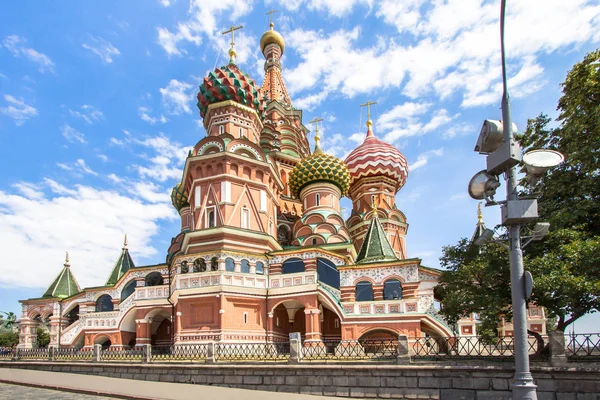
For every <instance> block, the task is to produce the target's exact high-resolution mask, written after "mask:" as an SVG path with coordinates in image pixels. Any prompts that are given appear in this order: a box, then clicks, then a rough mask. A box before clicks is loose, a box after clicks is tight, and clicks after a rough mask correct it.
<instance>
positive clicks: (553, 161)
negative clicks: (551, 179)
mask: <svg viewBox="0 0 600 400" xmlns="http://www.w3.org/2000/svg"><path fill="white" fill-rule="evenodd" d="M564 161H565V157H564V156H563V155H562V154H561V153H559V152H558V151H555V150H544V149H540V150H532V151H530V152H528V153H525V155H524V156H523V164H525V168H526V169H527V172H528V176H529V182H530V183H531V184H532V185H535V184H536V183H537V182H538V181H539V180H540V178H541V177H542V176H544V174H545V173H546V171H548V170H549V169H550V168H552V167H556V166H557V165H560V164H562V163H563V162H564Z"/></svg>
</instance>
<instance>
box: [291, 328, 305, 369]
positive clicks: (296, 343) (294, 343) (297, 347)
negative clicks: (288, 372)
mask: <svg viewBox="0 0 600 400" xmlns="http://www.w3.org/2000/svg"><path fill="white" fill-rule="evenodd" d="M289 338H290V359H289V363H290V364H297V363H299V362H300V361H301V360H302V340H301V337H300V332H291V333H290V336H289Z"/></svg>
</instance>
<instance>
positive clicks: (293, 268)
mask: <svg viewBox="0 0 600 400" xmlns="http://www.w3.org/2000/svg"><path fill="white" fill-rule="evenodd" d="M298 272H304V261H302V259H301V258H288V259H287V260H285V261H284V262H283V265H282V268H281V273H282V274H295V273H298Z"/></svg>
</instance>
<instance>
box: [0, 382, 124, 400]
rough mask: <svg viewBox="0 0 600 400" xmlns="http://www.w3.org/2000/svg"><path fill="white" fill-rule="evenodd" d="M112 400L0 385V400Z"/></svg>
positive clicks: (79, 394) (110, 398)
mask: <svg viewBox="0 0 600 400" xmlns="http://www.w3.org/2000/svg"><path fill="white" fill-rule="evenodd" d="M31 399H43V400H113V399H114V397H104V396H95V395H90V394H81V393H72V392H64V391H61V390H54V389H42V388H37V387H30V386H21V385H12V384H9V383H0V400H31Z"/></svg>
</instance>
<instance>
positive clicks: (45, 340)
mask: <svg viewBox="0 0 600 400" xmlns="http://www.w3.org/2000/svg"><path fill="white" fill-rule="evenodd" d="M36 333H37V345H38V347H46V346H48V344H50V334H49V333H48V332H47V331H46V330H44V329H42V328H37V331H36Z"/></svg>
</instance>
